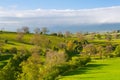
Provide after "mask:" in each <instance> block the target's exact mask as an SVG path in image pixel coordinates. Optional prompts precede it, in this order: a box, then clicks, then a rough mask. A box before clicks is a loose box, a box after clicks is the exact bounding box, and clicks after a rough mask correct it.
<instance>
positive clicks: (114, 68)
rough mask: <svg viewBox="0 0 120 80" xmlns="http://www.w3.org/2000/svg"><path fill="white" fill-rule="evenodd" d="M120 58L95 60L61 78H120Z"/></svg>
mask: <svg viewBox="0 0 120 80" xmlns="http://www.w3.org/2000/svg"><path fill="white" fill-rule="evenodd" d="M119 75H120V58H111V59H104V60H93V61H92V62H91V63H89V64H88V65H87V66H86V67H84V68H79V69H76V70H74V71H70V72H69V73H67V74H66V75H65V76H63V77H62V78H61V79H60V80H120V76H119Z"/></svg>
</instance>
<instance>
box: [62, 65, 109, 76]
mask: <svg viewBox="0 0 120 80" xmlns="http://www.w3.org/2000/svg"><path fill="white" fill-rule="evenodd" d="M104 66H108V64H94V63H92V64H88V65H86V66H85V67H82V68H78V69H75V70H74V71H70V72H67V73H66V74H65V75H63V76H72V75H78V74H89V70H100V69H101V68H102V67H104ZM93 73H99V72H93Z"/></svg>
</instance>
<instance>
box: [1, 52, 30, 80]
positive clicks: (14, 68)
mask: <svg viewBox="0 0 120 80" xmlns="http://www.w3.org/2000/svg"><path fill="white" fill-rule="evenodd" d="M28 57H29V54H27V53H26V54H16V55H14V57H13V58H11V59H10V60H9V62H8V63H7V65H6V66H5V67H3V69H2V70H1V71H0V80H16V79H17V77H18V75H19V74H20V73H21V67H20V66H19V65H20V64H21V62H22V61H24V60H26V59H27V58H28Z"/></svg>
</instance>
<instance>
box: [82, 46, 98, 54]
mask: <svg viewBox="0 0 120 80" xmlns="http://www.w3.org/2000/svg"><path fill="white" fill-rule="evenodd" d="M83 49H84V51H85V53H86V55H89V56H91V55H95V54H96V53H97V50H96V47H95V45H93V44H88V45H86V46H85V47H84V48H83Z"/></svg>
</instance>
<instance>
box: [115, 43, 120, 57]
mask: <svg viewBox="0 0 120 80" xmlns="http://www.w3.org/2000/svg"><path fill="white" fill-rule="evenodd" d="M114 53H115V55H116V56H117V57H120V45H118V46H117V47H116V49H115V51H114Z"/></svg>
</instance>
